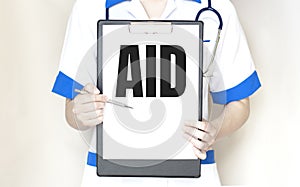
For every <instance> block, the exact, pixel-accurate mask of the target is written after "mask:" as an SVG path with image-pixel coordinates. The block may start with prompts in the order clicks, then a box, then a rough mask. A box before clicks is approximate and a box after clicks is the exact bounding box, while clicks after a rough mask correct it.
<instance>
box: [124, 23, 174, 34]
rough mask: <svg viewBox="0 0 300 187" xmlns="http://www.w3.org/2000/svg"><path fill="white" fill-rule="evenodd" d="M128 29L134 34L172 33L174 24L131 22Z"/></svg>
mask: <svg viewBox="0 0 300 187" xmlns="http://www.w3.org/2000/svg"><path fill="white" fill-rule="evenodd" d="M128 30H129V32H130V33H132V34H170V33H172V32H173V25H172V23H171V22H151V21H150V22H131V23H130V24H129V25H128Z"/></svg>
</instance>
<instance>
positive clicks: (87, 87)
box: [83, 83, 100, 94]
mask: <svg viewBox="0 0 300 187" xmlns="http://www.w3.org/2000/svg"><path fill="white" fill-rule="evenodd" d="M83 90H84V91H86V92H88V93H90V94H100V91H99V90H98V88H97V87H96V86H95V85H93V84H92V83H88V84H86V85H85V86H84V87H83Z"/></svg>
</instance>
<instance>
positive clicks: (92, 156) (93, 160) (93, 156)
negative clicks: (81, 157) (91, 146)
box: [87, 152, 97, 167]
mask: <svg viewBox="0 0 300 187" xmlns="http://www.w3.org/2000/svg"><path fill="white" fill-rule="evenodd" d="M96 160H97V154H96V153H92V152H89V153H88V157H87V165H89V166H94V167H96V166H97V164H96Z"/></svg>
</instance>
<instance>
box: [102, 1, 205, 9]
mask: <svg viewBox="0 0 300 187" xmlns="http://www.w3.org/2000/svg"><path fill="white" fill-rule="evenodd" d="M124 1H130V0H106V2H105V8H111V7H113V6H115V5H116V4H119V3H122V2H124ZM192 1H195V2H197V3H201V0H192Z"/></svg>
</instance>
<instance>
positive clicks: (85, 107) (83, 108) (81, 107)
mask: <svg viewBox="0 0 300 187" xmlns="http://www.w3.org/2000/svg"><path fill="white" fill-rule="evenodd" d="M104 107H105V103H104V102H91V103H85V104H78V105H75V106H74V108H73V112H74V113H75V114H80V113H87V112H94V111H96V110H99V109H103V108H104Z"/></svg>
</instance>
